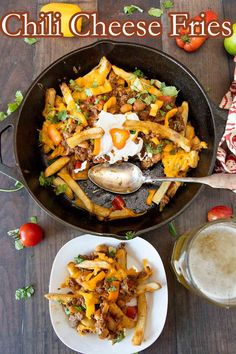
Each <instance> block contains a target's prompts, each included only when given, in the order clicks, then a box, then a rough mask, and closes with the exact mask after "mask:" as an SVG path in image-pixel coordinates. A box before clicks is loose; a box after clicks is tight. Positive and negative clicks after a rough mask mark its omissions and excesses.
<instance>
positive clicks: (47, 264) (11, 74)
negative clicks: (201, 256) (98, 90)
mask: <svg viewBox="0 0 236 354" xmlns="http://www.w3.org/2000/svg"><path fill="white" fill-rule="evenodd" d="M46 2H48V1H47V0H42V1H40V0H39V1H32V0H21V1H17V0H11V1H8V0H3V1H1V4H0V10H1V16H3V15H4V14H5V13H7V12H10V11H12V10H15V11H16V10H18V11H24V10H27V11H29V12H30V13H31V14H32V16H33V17H35V18H36V16H37V13H38V11H39V9H40V7H41V5H42V4H43V3H46ZM70 2H74V3H77V1H70ZM131 3H135V4H136V5H139V6H141V7H143V8H144V9H145V10H148V9H149V7H151V6H155V7H159V6H160V4H159V1H158V0H157V1H155V0H149V1H147V0H146V1H141V0H138V1H131ZM80 4H81V8H82V9H83V10H86V11H94V10H96V9H97V10H98V13H99V17H100V19H103V20H105V19H113V20H115V19H120V20H125V19H127V16H126V15H124V14H123V11H122V9H123V6H124V5H127V4H129V1H127V0H119V1H114V0H98V1H97V2H96V1H95V0H91V1H89V0H87V1H86V0H81V1H80ZM208 7H212V8H213V10H215V11H216V12H217V13H218V14H219V18H220V19H223V18H227V19H230V20H232V21H233V22H235V18H236V6H235V1H234V0H223V1H220V0H215V1H212V0H198V1H194V0H189V1H184V0H175V7H174V11H183V10H184V11H189V12H190V14H191V15H196V14H198V13H199V12H200V11H201V10H205V9H207V8H208ZM139 17H142V18H145V19H146V20H150V18H148V15H147V11H146V14H142V15H140V14H135V15H133V19H134V20H135V19H138V18H139ZM162 23H163V32H164V33H163V36H162V38H157V39H155V38H151V37H147V38H145V39H137V38H132V39H127V41H134V42H135V41H136V42H139V43H143V44H148V45H151V46H153V47H156V48H159V49H162V50H163V51H165V52H167V53H168V54H170V55H172V56H173V57H175V58H177V59H178V60H180V62H182V63H183V64H185V65H186V66H187V67H188V68H189V69H190V70H191V71H192V72H193V73H194V74H195V75H196V76H197V77H198V79H199V80H200V82H201V83H202V85H203V86H204V88H205V89H207V90H208V92H209V97H210V98H211V100H212V101H213V102H215V103H216V104H219V102H220V100H221V98H222V96H223V95H224V93H225V92H226V90H227V89H228V86H229V83H230V80H232V72H233V60H232V57H231V58H230V57H227V55H226V53H225V51H224V49H223V45H222V38H217V39H211V40H209V41H207V43H206V44H205V45H204V46H203V47H202V48H201V49H200V50H199V51H198V52H196V53H195V54H192V55H189V54H187V53H185V52H184V51H182V50H180V49H179V48H177V47H176V45H175V43H174V40H172V39H169V38H168V37H167V34H168V32H169V20H168V17H167V15H166V14H164V15H163V16H162ZM121 39H122V38H119V39H118V40H121ZM123 39H124V38H123ZM95 40H96V39H92V38H83V39H68V38H67V39H40V41H39V42H38V43H37V44H36V45H35V46H29V45H27V44H25V43H24V41H23V39H21V38H18V39H10V38H6V37H3V36H2V37H1V41H0V53H1V57H0V62H1V71H0V83H1V87H2V92H1V105H0V109H1V110H3V109H4V108H5V107H6V104H7V103H8V102H9V101H10V100H11V99H12V98H13V97H14V94H15V91H16V90H18V89H20V90H22V91H23V92H25V91H26V89H27V88H28V86H29V85H30V83H31V82H32V80H33V79H34V78H35V77H36V76H37V75H38V74H39V73H40V72H41V71H42V70H43V69H44V68H45V67H47V66H48V65H49V64H50V63H52V62H53V61H54V60H55V59H57V58H59V57H60V56H62V55H64V54H65V53H67V52H69V51H71V50H72V49H75V48H78V47H82V46H85V45H87V44H89V43H92V42H94V41H95ZM26 128H27V127H26ZM2 148H3V156H4V159H5V161H6V162H8V163H14V162H12V161H13V158H12V156H13V153H12V149H13V147H12V132H9V131H7V132H6V133H5V134H4V140H3V144H2ZM0 182H1V186H3V185H4V186H7V185H8V180H7V179H6V178H5V177H2V176H1V180H0ZM0 198H1V209H0V220H1V247H0V284H1V286H0V321H1V324H0V328H1V330H0V352H1V353H3V354H34V353H35V354H43V353H45V354H62V353H63V354H67V353H72V351H71V350H70V349H68V348H67V347H65V346H64V345H63V344H62V343H61V342H60V340H59V339H58V338H57V336H56V334H55V333H54V331H53V328H52V326H51V323H50V318H49V311H48V302H47V301H46V300H45V299H44V298H43V294H44V293H46V292H47V291H48V282H49V275H50V271H51V265H52V262H53V259H54V257H55V255H56V253H57V251H58V250H59V249H60V247H61V246H62V245H64V243H66V242H67V241H68V240H70V239H72V238H73V237H75V236H77V235H78V234H79V233H78V232H75V231H74V230H73V229H71V228H69V227H64V226H63V225H61V224H59V223H58V222H56V221H55V220H53V219H52V218H50V217H49V216H47V215H46V214H45V213H44V212H43V211H42V210H40V209H39V208H38V206H37V205H36V204H35V202H34V201H33V200H32V199H31V198H30V197H29V195H28V193H27V192H26V191H25V190H24V189H23V190H21V191H19V192H17V193H10V194H9V193H8V194H7V193H1V194H0ZM235 201H236V197H235V195H234V194H233V193H231V192H226V191H212V190H211V189H209V188H205V190H204V192H202V193H201V195H200V196H199V197H198V198H197V199H196V200H195V202H194V203H193V204H192V205H191V206H190V207H189V208H188V210H186V211H185V212H184V213H183V214H182V215H181V216H179V217H178V219H176V227H177V229H178V231H179V232H180V233H181V232H183V231H185V230H187V229H190V228H192V227H194V226H196V225H199V224H200V223H203V222H204V221H205V220H206V213H207V210H208V209H209V208H210V207H212V206H214V205H217V204H227V205H233V204H234V202H235ZM31 215H37V216H38V218H39V220H40V224H41V225H42V227H43V228H44V230H45V233H46V237H45V240H44V241H43V242H42V243H41V244H39V245H38V246H37V247H35V248H32V249H25V250H23V251H20V252H18V251H16V250H15V249H14V246H13V244H12V242H11V240H10V239H9V237H8V236H7V234H6V232H7V230H9V229H14V228H16V227H17V226H19V225H21V224H22V223H24V222H25V221H26V220H27V219H28V218H29V217H30V216H31ZM145 238H146V239H147V240H148V241H149V242H151V243H152V244H153V245H154V246H155V247H156V248H157V250H158V251H159V252H160V255H161V257H162V259H163V262H164V265H165V268H166V273H167V278H168V286H169V308H168V316H167V321H166V324H165V328H164V330H163V333H162V334H161V336H160V338H159V339H158V340H157V342H156V343H154V344H153V345H152V346H151V347H150V348H149V349H147V350H145V351H144V352H143V353H145V354H151V353H153V354H154V353H155V354H156V353H163V354H169V353H171V354H174V353H178V354H190V353H192V354H208V353H209V354H213V353H214V354H235V353H236V340H235V327H236V317H235V311H234V310H226V309H221V308H217V307H215V306H213V305H211V304H209V303H207V302H206V301H204V300H203V299H200V298H198V297H197V296H195V295H193V294H191V293H189V292H188V291H187V290H185V288H184V287H182V286H181V285H180V284H179V283H178V282H177V281H176V279H175V277H174V274H173V272H172V270H171V268H170V262H169V261H170V256H171V251H172V247H173V243H174V240H173V238H172V237H171V236H170V234H169V233H168V229H167V227H162V228H161V229H158V230H156V231H153V232H152V233H149V234H146V235H145ZM30 283H32V284H34V285H35V289H36V291H35V295H34V296H33V298H32V299H31V300H27V301H25V302H24V301H22V302H21V301H19V302H18V301H16V300H15V299H14V294H15V290H16V289H17V288H19V287H22V286H25V285H27V284H30ZM134 351H135V349H134ZM98 354H100V353H98Z"/></svg>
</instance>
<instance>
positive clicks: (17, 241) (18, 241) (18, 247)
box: [7, 229, 24, 251]
mask: <svg viewBox="0 0 236 354" xmlns="http://www.w3.org/2000/svg"><path fill="white" fill-rule="evenodd" d="M7 234H8V236H10V237H12V238H13V239H14V244H15V249H16V250H17V251H20V250H22V249H23V248H24V245H23V244H22V242H21V239H20V231H19V229H15V230H9V231H7Z"/></svg>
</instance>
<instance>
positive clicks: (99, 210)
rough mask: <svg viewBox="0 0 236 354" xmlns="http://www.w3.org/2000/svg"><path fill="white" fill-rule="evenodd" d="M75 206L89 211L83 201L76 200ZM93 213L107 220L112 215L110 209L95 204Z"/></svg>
mask: <svg viewBox="0 0 236 354" xmlns="http://www.w3.org/2000/svg"><path fill="white" fill-rule="evenodd" d="M75 205H77V206H78V207H80V208H82V209H85V210H88V209H87V208H86V207H85V205H84V203H83V202H82V200H81V199H76V200H75ZM93 213H94V214H95V215H96V216H97V217H99V218H101V219H106V218H107V217H108V216H109V215H110V213H111V209H110V208H105V207H103V206H101V205H98V204H93Z"/></svg>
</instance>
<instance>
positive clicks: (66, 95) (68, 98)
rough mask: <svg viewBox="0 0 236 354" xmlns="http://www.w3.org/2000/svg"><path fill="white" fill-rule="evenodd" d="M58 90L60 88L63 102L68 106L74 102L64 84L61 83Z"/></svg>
mask: <svg viewBox="0 0 236 354" xmlns="http://www.w3.org/2000/svg"><path fill="white" fill-rule="evenodd" d="M60 88H61V92H62V94H63V97H64V100H65V102H66V104H67V105H68V104H70V103H71V102H74V99H73V97H72V94H71V90H70V88H69V87H68V86H67V84H66V83H65V82H63V83H62V84H61V85H60Z"/></svg>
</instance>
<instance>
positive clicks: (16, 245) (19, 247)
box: [15, 239, 24, 251]
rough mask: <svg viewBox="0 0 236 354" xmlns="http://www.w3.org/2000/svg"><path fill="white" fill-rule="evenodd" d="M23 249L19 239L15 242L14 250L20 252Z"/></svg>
mask: <svg viewBox="0 0 236 354" xmlns="http://www.w3.org/2000/svg"><path fill="white" fill-rule="evenodd" d="M23 248H24V245H23V243H22V242H21V240H20V239H17V240H15V249H16V250H17V251H21V250H23Z"/></svg>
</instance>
